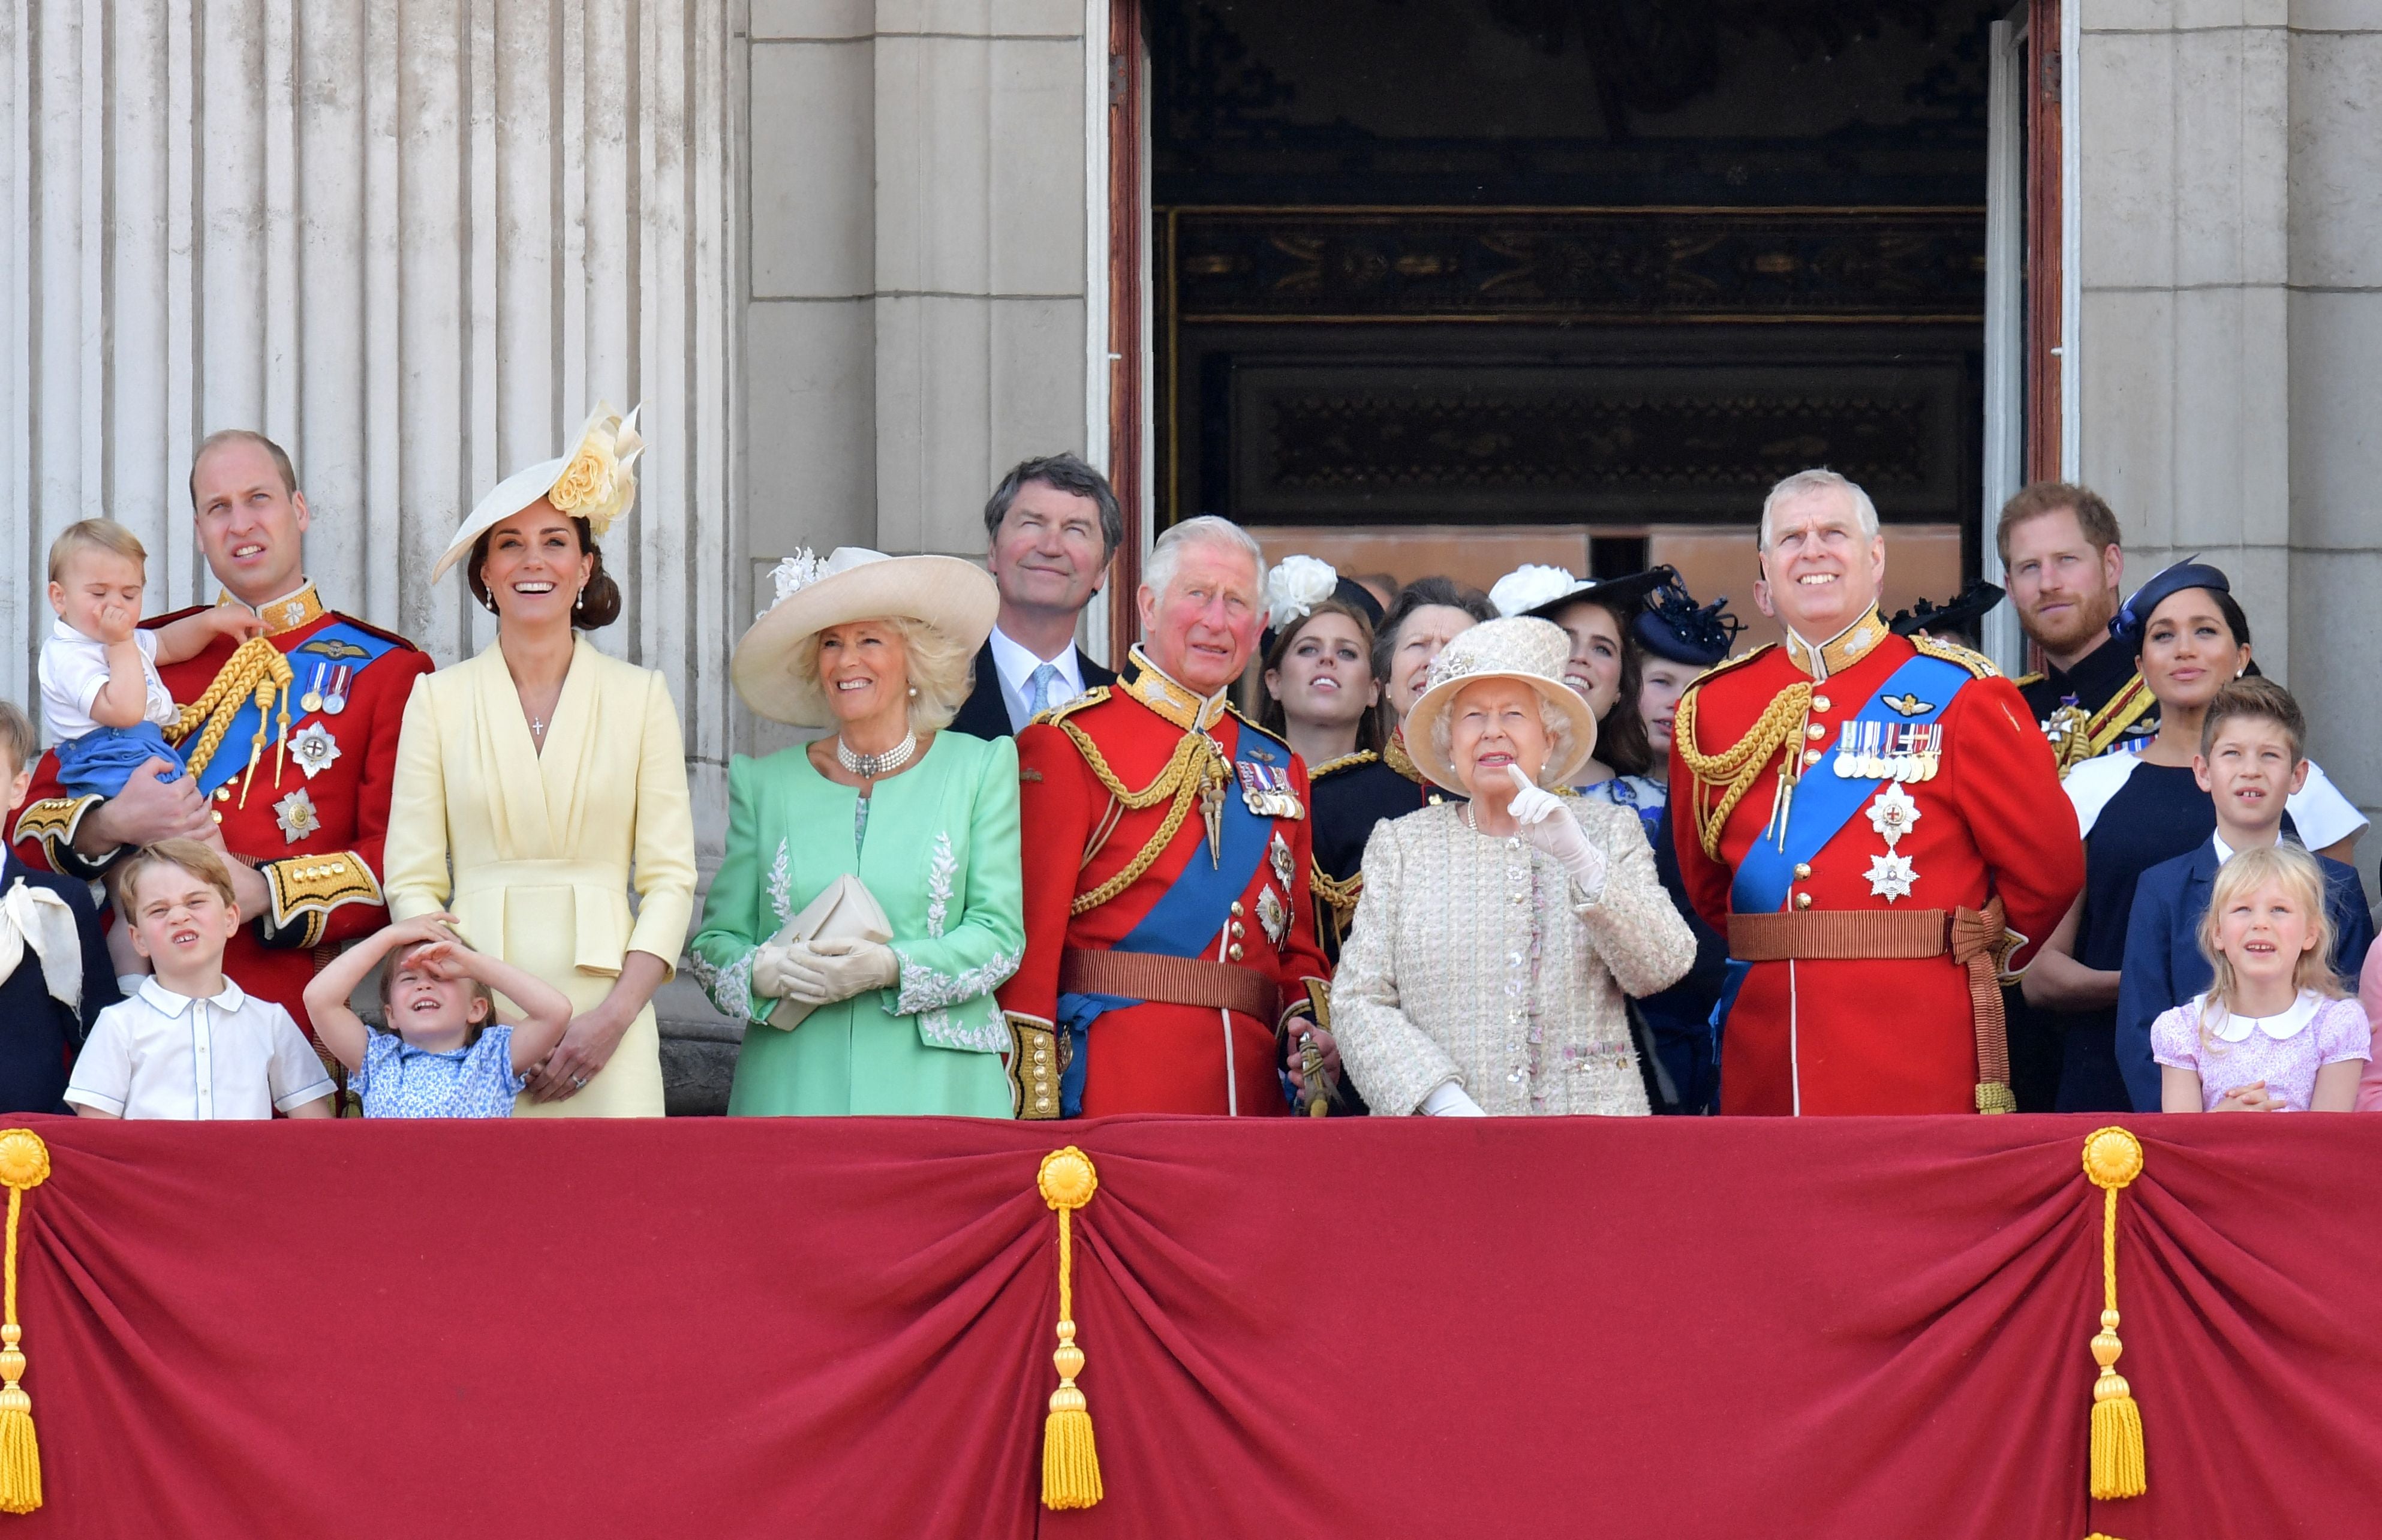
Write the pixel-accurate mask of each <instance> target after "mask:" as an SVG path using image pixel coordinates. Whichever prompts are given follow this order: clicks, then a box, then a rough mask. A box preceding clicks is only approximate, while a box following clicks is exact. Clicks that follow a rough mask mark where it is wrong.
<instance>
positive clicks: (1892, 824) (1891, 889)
mask: <svg viewBox="0 0 2382 1540" xmlns="http://www.w3.org/2000/svg"><path fill="white" fill-rule="evenodd" d="M1920 817H1921V814H1920V811H1919V804H1918V803H1917V802H1915V801H1913V800H1911V796H1910V794H1909V792H1906V791H1904V790H1903V789H1902V783H1901V782H1899V781H1897V782H1893V783H1892V784H1890V785H1888V786H1887V787H1886V788H1885V790H1884V791H1882V792H1880V793H1878V794H1877V799H1876V800H1875V801H1873V802H1872V803H1871V804H1870V805H1869V824H1870V827H1871V828H1872V829H1874V830H1876V831H1877V832H1878V833H1879V834H1881V835H1882V836H1884V837H1885V855H1883V856H1871V857H1870V862H1869V872H1868V876H1869V891H1870V896H1871V897H1872V898H1883V899H1885V901H1886V902H1887V903H1888V904H1891V903H1893V902H1894V901H1895V900H1896V899H1897V898H1909V896H1910V885H1911V884H1912V883H1914V882H1916V881H1919V872H1918V869H1916V868H1914V867H1913V866H1912V865H1911V864H1910V857H1909V856H1905V855H1903V854H1902V853H1901V852H1900V851H1898V850H1897V849H1896V848H1895V846H1896V845H1897V844H1900V843H1901V840H1902V836H1903V835H1905V834H1908V833H1909V832H1910V831H1911V828H1912V827H1913V826H1914V825H1916V824H1917V823H1918V822H1919V819H1920Z"/></svg>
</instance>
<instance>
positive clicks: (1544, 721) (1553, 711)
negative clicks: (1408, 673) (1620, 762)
mask: <svg viewBox="0 0 2382 1540" xmlns="http://www.w3.org/2000/svg"><path fill="white" fill-rule="evenodd" d="M1463 694H1464V692H1463V691H1462V690H1458V691H1456V692H1455V695H1453V696H1449V697H1448V699H1447V704H1446V705H1445V706H1443V707H1442V708H1440V711H1439V714H1438V715H1437V716H1435V717H1433V718H1431V719H1430V746H1431V747H1433V748H1435V749H1437V750H1438V751H1439V762H1440V763H1441V764H1443V765H1453V764H1455V702H1456V699H1457V697H1458V696H1462V695H1463ZM1530 699H1531V700H1532V701H1533V702H1535V703H1536V704H1537V706H1538V708H1539V725H1540V726H1541V727H1543V728H1545V729H1546V730H1547V758H1546V763H1544V764H1542V765H1541V766H1540V767H1539V784H1540V785H1541V786H1544V787H1546V788H1547V789H1548V790H1550V791H1553V790H1557V789H1558V788H1557V786H1556V783H1555V782H1553V781H1550V780H1548V779H1547V777H1548V775H1549V774H1550V772H1552V771H1553V770H1554V768H1555V767H1556V766H1557V765H1560V764H1562V763H1564V762H1565V760H1567V759H1569V758H1571V718H1569V717H1567V716H1565V714H1564V711H1563V708H1561V707H1559V706H1557V705H1556V704H1555V703H1554V702H1553V701H1552V700H1549V699H1548V698H1547V697H1546V696H1543V695H1541V694H1540V693H1539V692H1538V691H1536V690H1532V691H1531V692H1530ZM1560 789H1562V790H1566V791H1568V790H1569V789H1570V788H1569V787H1563V788H1560Z"/></svg>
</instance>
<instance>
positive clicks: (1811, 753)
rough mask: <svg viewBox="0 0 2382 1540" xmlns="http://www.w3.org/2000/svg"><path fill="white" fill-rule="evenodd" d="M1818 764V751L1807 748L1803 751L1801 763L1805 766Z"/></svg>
mask: <svg viewBox="0 0 2382 1540" xmlns="http://www.w3.org/2000/svg"><path fill="white" fill-rule="evenodd" d="M1819 762H1820V751H1819V750H1818V749H1816V748H1807V749H1805V750H1804V751H1803V763H1805V764H1807V765H1816V764H1818V763H1819Z"/></svg>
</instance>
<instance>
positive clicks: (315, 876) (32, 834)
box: [11, 585, 432, 1036]
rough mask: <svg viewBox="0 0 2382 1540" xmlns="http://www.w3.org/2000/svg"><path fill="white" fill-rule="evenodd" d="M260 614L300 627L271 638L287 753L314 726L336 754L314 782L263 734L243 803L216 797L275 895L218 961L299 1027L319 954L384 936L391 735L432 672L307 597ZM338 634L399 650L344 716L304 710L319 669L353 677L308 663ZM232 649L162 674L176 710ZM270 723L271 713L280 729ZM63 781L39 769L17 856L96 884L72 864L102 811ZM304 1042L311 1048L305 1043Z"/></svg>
mask: <svg viewBox="0 0 2382 1540" xmlns="http://www.w3.org/2000/svg"><path fill="white" fill-rule="evenodd" d="M291 606H294V607H295V608H294V609H293V608H290V607H291ZM267 611H268V613H267V617H266V618H267V619H269V620H276V621H286V620H289V619H291V618H295V619H296V620H297V621H298V623H297V624H295V625H293V626H291V627H290V628H289V629H288V630H286V631H280V632H276V633H275V634H273V645H274V646H275V647H278V648H279V649H280V650H281V652H282V654H283V655H284V656H286V657H288V658H289V661H290V667H291V671H292V672H293V673H294V674H295V676H296V679H295V683H294V684H293V685H292V687H291V690H290V694H291V696H292V697H293V698H292V699H291V700H290V702H289V734H290V736H291V737H292V738H293V739H294V738H296V737H297V736H298V735H299V734H300V733H302V732H304V731H305V730H306V729H307V727H308V726H309V725H310V724H320V727H321V730H322V732H323V733H327V734H329V735H330V738H331V740H332V745H333V746H335V747H336V748H337V749H338V758H335V759H332V760H331V761H330V762H329V763H328V764H327V765H325V766H323V768H321V769H319V770H316V772H315V773H314V774H313V776H312V777H309V776H308V775H307V774H306V773H305V772H304V770H301V768H300V765H299V762H298V759H297V758H296V757H295V756H294V755H288V754H285V755H282V756H278V757H276V754H275V753H274V745H273V741H272V737H271V735H270V734H271V733H273V732H276V731H277V724H276V722H275V721H268V724H267V725H268V738H267V741H266V744H265V747H264V754H263V756H262V757H261V758H259V759H258V761H257V765H256V770H255V773H254V776H253V778H252V780H251V782H250V784H249V787H248V795H247V797H246V799H245V801H243V800H242V798H241V796H240V782H239V777H238V776H234V777H233V779H232V780H231V781H230V782H228V783H227V784H226V785H224V786H222V787H220V788H218V789H217V790H216V792H215V797H214V798H213V807H214V809H215V814H216V818H217V821H218V822H220V823H221V824H222V826H223V836H224V844H226V845H227V847H228V848H229V849H230V850H231V851H232V852H233V854H235V855H238V856H246V857H248V858H250V859H252V860H253V861H254V862H255V863H256V868H257V870H258V872H259V873H260V874H261V875H262V876H263V877H264V880H265V884H266V886H267V887H268V888H269V889H270V890H271V892H272V893H273V903H272V906H271V911H270V912H269V913H266V914H264V915H258V916H252V917H249V918H251V920H252V923H250V924H246V925H243V926H241V927H240V929H239V932H238V933H236V934H235V935H234V936H233V937H232V939H231V944H230V946H229V947H228V948H227V949H226V951H225V953H224V971H225V972H226V973H227V975H229V976H230V978H231V979H232V980H233V981H234V982H235V983H237V984H239V987H240V988H241V989H243V990H245V991H247V992H249V993H251V994H255V995H261V996H263V997H264V999H267V1000H270V1001H273V1002H275V1003H276V1004H279V1005H281V1006H283V1007H285V1008H286V1009H287V1010H288V1011H289V1014H290V1015H291V1016H294V1017H296V1018H297V1020H298V1022H299V1024H300V1025H301V1026H306V1025H307V1023H306V1008H305V1004H304V995H305V991H306V985H307V984H308V983H309V982H311V981H312V980H313V977H314V971H315V956H316V949H317V948H326V947H331V946H335V945H337V944H338V943H339V942H347V941H352V940H354V939H356V938H357V937H360V936H364V935H368V934H370V933H371V932H372V931H374V930H379V929H380V928H381V927H382V926H384V925H386V924H387V923H388V911H387V907H386V906H384V905H383V903H382V901H381V893H380V869H381V843H382V840H383V839H384V837H385V836H386V835H387V832H388V794H389V785H390V782H392V780H393V779H394V778H395V774H396V770H397V735H398V729H399V726H400V725H401V724H402V722H403V721H404V717H405V702H406V699H407V697H408V696H411V694H412V692H413V682H414V681H415V680H416V679H418V678H420V677H421V676H422V675H424V674H425V673H428V672H429V671H430V670H431V668H432V663H431V660H430V659H429V657H428V655H427V654H425V653H423V652H420V651H418V650H416V649H415V647H413V645H412V644H411V642H408V641H406V640H405V639H404V638H402V637H399V636H394V635H391V634H389V633H387V632H385V631H378V630H376V629H375V628H374V627H371V626H368V625H365V624H364V622H362V621H358V620H354V619H352V618H350V617H349V616H345V615H340V614H338V613H336V612H333V611H329V610H324V609H323V608H322V607H321V605H320V603H319V602H318V601H317V600H316V599H315V597H314V591H313V585H308V586H306V587H305V588H302V589H301V590H299V592H298V593H297V594H295V595H292V596H291V597H290V598H289V599H285V600H280V601H276V603H275V604H273V605H270V606H268V607H267ZM189 613H191V611H189V610H183V611H179V612H178V613H177V614H174V615H166V616H161V617H158V618H157V619H155V620H153V621H150V622H145V623H147V624H150V625H162V624H164V623H166V622H167V621H171V620H178V619H179V618H180V616H181V615H183V614H189ZM340 622H344V623H345V624H348V625H351V626H354V627H356V628H357V629H358V630H360V631H365V632H370V633H372V634H373V635H374V637H375V638H377V639H378V640H380V641H382V642H392V643H395V644H396V645H395V646H394V647H390V649H389V650H388V651H387V652H385V653H383V654H382V655H381V656H380V657H378V658H376V659H373V660H372V661H371V662H369V663H367V664H365V665H363V666H362V669H361V670H360V671H358V672H356V673H355V674H354V675H353V676H352V678H351V679H350V684H349V688H348V694H347V708H346V709H345V710H342V711H339V712H337V713H325V712H321V711H306V710H303V709H302V708H301V703H300V701H299V700H298V699H297V698H295V697H298V696H303V695H304V694H305V692H306V690H307V688H308V686H309V684H310V683H311V682H312V680H313V675H314V671H315V670H314V665H315V663H316V662H318V661H320V662H324V663H327V664H332V665H334V666H336V664H338V662H340V661H342V660H345V661H348V662H350V666H352V665H353V659H341V658H335V657H332V656H331V653H334V652H338V651H340V650H341V647H338V646H335V645H333V644H332V643H331V642H329V641H325V642H324V643H322V644H318V645H317V650H316V651H315V652H312V653H310V652H307V651H306V650H305V649H306V648H307V647H308V646H309V645H310V644H315V642H316V638H317V637H318V636H319V635H320V634H322V633H323V632H324V631H325V630H326V629H327V628H328V627H330V626H332V625H334V624H336V623H340ZM235 647H236V644H234V643H233V642H232V641H231V640H230V639H228V638H222V639H218V640H217V641H216V642H215V645H214V646H212V647H209V648H208V649H207V650H206V651H204V652H203V653H201V654H200V655H199V656H198V657H196V658H193V659H188V660H186V661H184V662H180V663H172V664H166V665H164V666H162V667H161V668H160V669H159V670H158V672H159V675H160V676H161V677H162V678H163V679H164V680H165V682H166V689H167V690H168V691H170V692H171V693H172V695H173V696H174V699H175V700H176V701H178V702H181V703H184V704H188V703H189V702H191V701H194V700H197V699H198V698H199V696H201V695H203V693H204V692H205V690H206V688H207V686H208V684H211V683H212V682H213V681H214V679H215V675H216V674H217V673H219V672H220V671H222V670H223V667H224V665H225V664H226V663H227V661H229V660H230V658H231V655H232V653H233V651H234V650H235ZM278 711H279V706H278V703H277V702H276V706H275V709H274V712H273V716H274V717H275V718H276V719H277V716H278ZM185 746H186V747H187V746H188V745H185ZM217 752H218V753H219V754H221V755H228V756H235V757H237V758H239V761H240V762H241V763H242V764H245V763H246V761H247V759H248V745H245V744H231V743H226V744H225V745H223V746H222V747H221V748H220V749H219V750H218V751H217ZM57 770H58V763H57V756H56V755H55V753H50V754H44V755H43V756H42V763H41V768H40V769H39V770H36V771H35V773H34V777H33V786H32V790H31V794H30V795H29V796H28V799H27V801H26V805H25V810H24V811H23V812H22V813H21V814H19V815H18V819H17V823H16V827H15V828H14V829H13V830H12V831H11V835H12V838H13V840H14V842H15V844H16V849H17V854H18V856H19V857H20V858H22V859H23V860H24V862H25V863H26V864H27V865H28V866H31V867H35V868H38V869H42V870H44V871H57V872H61V873H64V874H66V875H68V876H73V877H82V878H91V877H95V876H97V875H98V871H97V869H95V868H94V867H93V865H92V863H91V862H88V861H85V860H83V859H82V858H81V857H80V856H77V855H76V854H75V853H74V850H73V842H74V832H75V828H76V826H77V825H78V824H79V823H80V821H81V820H82V818H83V815H84V814H85V813H87V812H89V811H90V809H91V808H92V807H93V806H95V805H97V803H98V802H99V800H100V799H99V798H97V797H89V796H87V797H79V798H69V797H66V796H63V795H60V788H59V785H58V780H57ZM301 787H303V788H304V789H305V792H306V795H307V800H308V801H309V802H310V803H311V804H312V805H313V820H312V822H311V824H310V825H306V826H304V827H302V829H301V834H300V836H299V837H296V838H292V837H291V835H290V834H289V832H287V831H285V830H284V828H283V827H282V823H283V817H284V815H282V814H280V813H277V812H276V804H279V803H281V802H282V801H283V799H284V798H286V797H288V796H289V795H290V794H291V793H292V792H294V791H296V790H298V789H299V788H301ZM302 821H303V820H301V823H302ZM103 864H104V863H103ZM308 1030H309V1035H310V1036H311V1035H312V1029H311V1028H309V1029H308Z"/></svg>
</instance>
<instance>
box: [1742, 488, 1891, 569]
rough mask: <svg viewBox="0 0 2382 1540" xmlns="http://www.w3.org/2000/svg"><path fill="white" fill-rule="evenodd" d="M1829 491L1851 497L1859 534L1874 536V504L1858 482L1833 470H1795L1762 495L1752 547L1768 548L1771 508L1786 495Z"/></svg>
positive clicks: (1869, 537) (1875, 523) (1875, 527)
mask: <svg viewBox="0 0 2382 1540" xmlns="http://www.w3.org/2000/svg"><path fill="white" fill-rule="evenodd" d="M1830 491H1834V492H1842V493H1843V494H1844V495H1845V496H1847V497H1848V498H1850V499H1852V503H1853V517H1854V518H1855V519H1856V520H1858V521H1859V522H1860V533H1861V538H1862V539H1864V540H1874V539H1876V538H1877V504H1875V503H1873V502H1872V501H1870V500H1869V494H1868V493H1867V492H1864V491H1862V490H1861V489H1860V484H1859V483H1857V482H1854V481H1850V480H1848V479H1847V478H1846V477H1844V476H1840V475H1838V474H1836V472H1834V471H1827V470H1811V471H1798V472H1796V473H1795V474H1793V475H1791V476H1788V477H1787V479H1786V480H1784V481H1782V482H1780V483H1779V484H1778V485H1777V486H1775V487H1772V488H1771V489H1770V495H1769V496H1768V497H1766V498H1764V499H1762V534H1761V536H1760V538H1759V540H1758V542H1757V543H1756V544H1755V546H1754V548H1755V549H1756V550H1768V549H1769V548H1770V513H1771V511H1772V510H1773V509H1774V508H1776V507H1777V506H1778V505H1779V504H1780V503H1782V502H1785V501H1787V499H1790V498H1799V497H1801V496H1803V494H1805V493H1806V492H1830Z"/></svg>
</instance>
